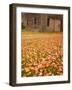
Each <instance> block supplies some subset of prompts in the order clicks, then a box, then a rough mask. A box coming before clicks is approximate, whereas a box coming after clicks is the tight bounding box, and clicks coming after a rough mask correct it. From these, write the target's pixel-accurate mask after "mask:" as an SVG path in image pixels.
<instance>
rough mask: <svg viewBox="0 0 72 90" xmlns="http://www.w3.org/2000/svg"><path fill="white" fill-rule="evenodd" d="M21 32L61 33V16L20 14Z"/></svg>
mask: <svg viewBox="0 0 72 90" xmlns="http://www.w3.org/2000/svg"><path fill="white" fill-rule="evenodd" d="M21 19H22V30H27V31H40V32H62V31H63V15H53V14H36V13H22V16H21Z"/></svg>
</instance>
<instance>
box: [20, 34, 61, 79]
mask: <svg viewBox="0 0 72 90" xmlns="http://www.w3.org/2000/svg"><path fill="white" fill-rule="evenodd" d="M21 39H22V44H21V45H22V69H21V75H22V77H24V76H25V77H30V76H52V75H54V76H55V75H62V74H63V33H38V32H22V38H21Z"/></svg>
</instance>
